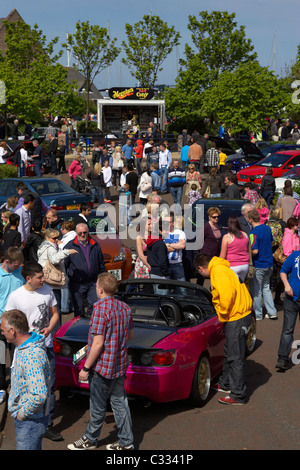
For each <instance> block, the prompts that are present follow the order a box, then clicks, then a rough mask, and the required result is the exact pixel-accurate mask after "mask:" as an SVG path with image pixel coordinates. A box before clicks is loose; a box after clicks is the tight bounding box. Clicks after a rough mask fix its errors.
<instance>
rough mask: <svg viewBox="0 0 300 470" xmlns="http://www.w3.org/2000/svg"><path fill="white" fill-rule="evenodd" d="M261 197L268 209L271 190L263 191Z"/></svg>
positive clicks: (271, 197) (271, 194)
mask: <svg viewBox="0 0 300 470" xmlns="http://www.w3.org/2000/svg"><path fill="white" fill-rule="evenodd" d="M262 197H263V198H264V200H265V201H266V203H267V206H268V208H269V209H270V205H271V202H272V199H273V192H272V191H264V192H263V194H262Z"/></svg>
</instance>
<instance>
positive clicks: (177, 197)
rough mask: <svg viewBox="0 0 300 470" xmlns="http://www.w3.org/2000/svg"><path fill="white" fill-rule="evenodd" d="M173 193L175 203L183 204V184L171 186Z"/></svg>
mask: <svg viewBox="0 0 300 470" xmlns="http://www.w3.org/2000/svg"><path fill="white" fill-rule="evenodd" d="M170 190H171V194H172V196H173V199H174V203H175V204H181V198H182V186H179V187H177V188H170Z"/></svg>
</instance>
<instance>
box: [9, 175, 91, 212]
mask: <svg viewBox="0 0 300 470" xmlns="http://www.w3.org/2000/svg"><path fill="white" fill-rule="evenodd" d="M20 181H23V182H24V183H25V184H26V185H27V186H28V188H29V189H30V190H31V191H35V192H37V193H38V194H39V195H40V197H41V199H43V201H44V202H45V203H46V204H47V205H48V206H50V207H52V208H53V209H56V210H63V209H67V210H70V209H80V204H83V203H88V204H89V205H90V206H91V207H93V202H92V198H91V196H89V195H87V194H81V193H78V192H77V191H75V189H73V188H71V187H70V186H68V185H67V184H66V183H63V182H62V181H60V180H59V179H58V178H45V177H43V178H37V177H35V178H27V177H24V178H5V179H3V180H0V206H1V205H2V204H4V203H5V202H6V201H7V198H8V197H10V196H17V195H18V194H17V189H16V188H17V185H18V183H20Z"/></svg>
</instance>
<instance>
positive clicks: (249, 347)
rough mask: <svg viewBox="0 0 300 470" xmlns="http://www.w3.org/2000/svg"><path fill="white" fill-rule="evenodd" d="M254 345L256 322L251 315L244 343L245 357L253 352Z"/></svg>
mask: <svg viewBox="0 0 300 470" xmlns="http://www.w3.org/2000/svg"><path fill="white" fill-rule="evenodd" d="M255 344H256V321H255V318H254V316H253V315H252V316H251V325H250V330H249V333H248V337H247V343H246V355H249V354H251V353H252V352H253V351H254V348H255Z"/></svg>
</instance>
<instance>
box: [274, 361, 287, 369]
mask: <svg viewBox="0 0 300 470" xmlns="http://www.w3.org/2000/svg"><path fill="white" fill-rule="evenodd" d="M275 367H276V369H280V370H287V369H288V368H289V367H288V364H287V363H286V362H283V361H278V362H277V364H276V366H275Z"/></svg>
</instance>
